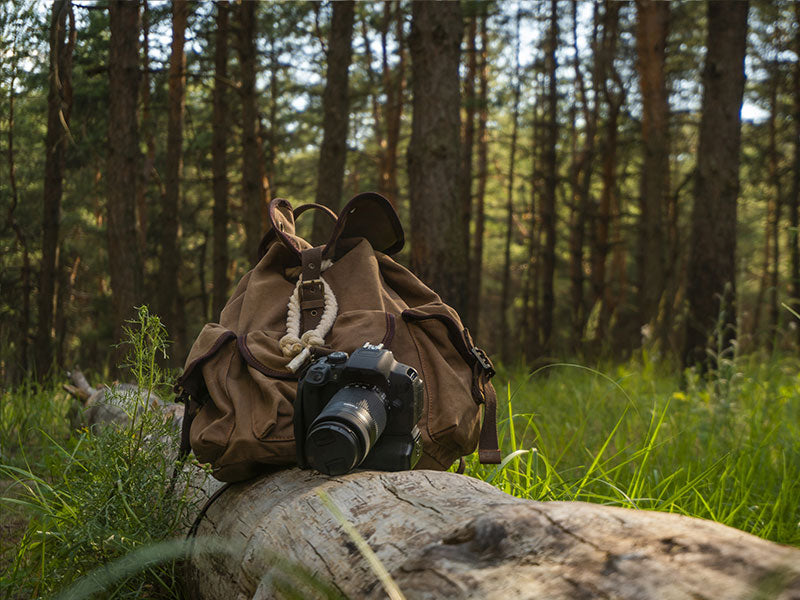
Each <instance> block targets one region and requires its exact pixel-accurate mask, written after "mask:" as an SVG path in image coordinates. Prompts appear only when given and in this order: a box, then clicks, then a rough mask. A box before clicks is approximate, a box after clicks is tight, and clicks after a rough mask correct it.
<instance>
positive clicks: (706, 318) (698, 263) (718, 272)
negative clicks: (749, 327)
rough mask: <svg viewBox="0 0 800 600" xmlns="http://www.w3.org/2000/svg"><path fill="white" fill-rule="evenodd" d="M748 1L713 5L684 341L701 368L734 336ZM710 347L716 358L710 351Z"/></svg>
mask: <svg viewBox="0 0 800 600" xmlns="http://www.w3.org/2000/svg"><path fill="white" fill-rule="evenodd" d="M748 8H749V5H748V2H746V1H743V2H733V3H728V2H721V1H711V2H709V4H708V38H707V39H708V41H707V44H706V47H707V48H708V54H707V55H706V64H705V68H704V70H703V104H702V117H701V121H700V142H699V147H698V153H697V154H698V158H697V178H696V181H695V199H694V207H693V209H692V233H691V240H690V248H689V264H688V284H687V288H686V295H687V299H688V301H689V314H688V317H687V330H686V344H685V348H684V365H691V364H700V365H701V366H702V367H703V368H714V367H715V366H716V361H717V359H718V358H720V356H719V354H720V353H725V354H727V353H730V352H731V351H732V349H733V346H732V345H731V342H732V341H733V340H734V339H735V337H736V261H735V255H736V204H737V197H738V195H739V146H740V140H741V115H740V113H741V107H742V94H743V91H744V56H745V48H746V45H747V11H748ZM713 338H716V341H714V342H713V343H712V344H711V345H710V342H711V341H712V339H713ZM709 347H710V348H712V349H713V350H714V352H715V353H716V358H709V355H708V354H707V352H706V349H707V348H709Z"/></svg>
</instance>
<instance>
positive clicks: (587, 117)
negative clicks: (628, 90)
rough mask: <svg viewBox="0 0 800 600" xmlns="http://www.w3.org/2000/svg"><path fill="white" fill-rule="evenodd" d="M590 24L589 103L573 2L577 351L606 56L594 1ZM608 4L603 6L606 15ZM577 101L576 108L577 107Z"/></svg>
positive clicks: (572, 343) (574, 312)
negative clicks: (577, 118) (578, 119)
mask: <svg viewBox="0 0 800 600" xmlns="http://www.w3.org/2000/svg"><path fill="white" fill-rule="evenodd" d="M593 9H594V15H593V18H592V20H593V28H592V39H591V45H592V48H593V49H594V57H593V63H594V64H593V65H592V90H593V97H594V100H593V104H592V106H590V105H589V100H588V95H587V93H586V83H585V81H584V76H583V70H582V69H581V61H580V53H579V49H578V5H577V3H573V4H572V39H573V43H572V49H573V52H574V64H573V68H574V71H575V85H576V87H577V96H578V99H579V101H580V109H581V112H582V116H583V144H582V146H581V149H580V151H578V150H577V138H578V131H577V127H576V123H575V119H573V120H572V123H573V132H574V137H573V140H574V147H573V151H572V167H571V169H570V175H571V177H570V184H571V188H572V207H571V208H572V211H571V212H572V219H571V226H570V237H569V247H570V252H569V253H570V268H569V271H570V288H571V294H570V296H571V307H570V308H571V313H572V314H571V319H570V321H571V323H570V329H571V331H570V346H571V347H572V350H573V351H576V350H577V349H578V347H579V345H580V342H581V339H582V337H583V329H584V327H585V324H586V319H587V311H586V307H585V305H584V304H585V302H584V290H583V288H584V279H585V277H584V266H583V263H584V253H583V247H584V240H585V238H586V225H587V220H589V217H590V216H591V215H590V211H591V206H590V204H591V202H590V197H589V196H590V192H591V183H592V168H593V161H594V154H595V137H596V133H597V118H598V114H599V110H600V102H599V96H600V92H601V87H602V82H601V77H604V76H605V68H606V63H607V60H608V57H607V56H606V48H605V44H603V45H600V44H598V43H597V27H598V15H597V10H598V5H597V4H594V7H593ZM608 13H609V7H608V6H607V7H606V15H608ZM607 21H608V19H607V18H606V22H605V23H604V25H605V27H604V28H603V40H605V38H606V36H607V35H608V32H607V25H608V23H607ZM577 108H578V106H577V103H576V105H575V109H577Z"/></svg>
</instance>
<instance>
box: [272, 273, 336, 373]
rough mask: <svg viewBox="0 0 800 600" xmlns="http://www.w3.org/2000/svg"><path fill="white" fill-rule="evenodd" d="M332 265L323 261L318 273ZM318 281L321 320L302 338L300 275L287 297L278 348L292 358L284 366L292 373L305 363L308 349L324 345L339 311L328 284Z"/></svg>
mask: <svg viewBox="0 0 800 600" xmlns="http://www.w3.org/2000/svg"><path fill="white" fill-rule="evenodd" d="M332 264H333V261H331V260H327V259H326V260H323V261H322V265H321V267H322V268H321V269H320V271H325V270H326V269H327V268H328V267H330V266H331V265H332ZM320 280H321V281H322V286H323V289H324V291H325V308H324V309H323V311H322V318H321V319H320V322H319V325H317V326H316V327H315V328H314V329H311V330H309V331H306V332H305V333H303V335H302V336H301V335H300V286H301V285H302V284H303V276H302V275H300V277H298V278H297V284H296V285H295V286H294V291H293V292H292V295H291V296H290V297H289V304H288V313H287V315H286V335H284V336H283V337H282V338H281V341H280V348H281V352H283V355H284V356H286V357H291V358H292V360H291V361H290V362H289V364H288V365H286V366H287V367H288V368H289V369H290V370H291V371H292V372H297V370H298V369H299V368H300V367H301V366H302V365H303V363H305V362H306V360H307V359H308V357H309V355H310V350H309V348H311V347H312V346H323V345H324V344H325V336H326V335H328V333H329V332H330V330H331V328H332V327H333V322H334V321H335V320H336V313H337V311H338V310H339V305H338V303H337V302H336V296H335V295H334V293H333V290H332V289H331V286H329V285H328V282H327V281H325V280H324V279H322V276H320Z"/></svg>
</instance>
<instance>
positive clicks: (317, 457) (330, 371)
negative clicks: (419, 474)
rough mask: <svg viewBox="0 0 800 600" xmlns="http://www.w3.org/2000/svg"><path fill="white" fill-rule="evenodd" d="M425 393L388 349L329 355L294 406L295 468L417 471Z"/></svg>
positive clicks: (303, 382)
mask: <svg viewBox="0 0 800 600" xmlns="http://www.w3.org/2000/svg"><path fill="white" fill-rule="evenodd" d="M422 398H423V386H422V379H421V378H420V377H419V375H418V374H417V372H416V371H415V370H414V369H412V368H411V367H409V366H408V365H404V364H402V363H399V362H397V361H396V360H395V359H394V355H393V354H392V353H391V352H390V351H389V350H384V349H383V345H382V344H381V345H378V346H374V345H372V344H364V346H363V347H361V348H358V349H357V350H356V351H355V352H353V353H352V355H350V356H349V357H348V356H347V354H346V353H344V352H332V353H331V354H329V355H328V356H326V357H324V358H321V359H319V360H318V361H316V362H315V363H314V364H312V365H311V366H310V367H309V368H308V370H307V371H306V373H305V375H303V377H302V378H301V379H300V383H299V385H298V388H297V400H296V401H295V405H294V435H295V441H296V443H297V462H298V463H299V464H300V466H301V467H302V468H304V469H306V468H313V469H316V470H318V471H321V472H323V473H325V474H327V475H342V474H343V473H347V472H349V471H352V470H353V469H355V468H356V467H361V468H363V469H375V470H378V471H404V470H407V469H411V468H413V467H414V465H415V464H417V461H418V460H419V458H420V456H421V455H422V440H421V438H420V433H419V429H418V428H417V422H418V421H419V420H420V418H421V417H422Z"/></svg>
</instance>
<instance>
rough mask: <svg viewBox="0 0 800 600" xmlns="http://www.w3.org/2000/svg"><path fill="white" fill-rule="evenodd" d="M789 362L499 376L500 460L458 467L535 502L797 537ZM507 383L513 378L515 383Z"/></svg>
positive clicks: (797, 468) (797, 453) (796, 431)
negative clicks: (727, 380)
mask: <svg viewBox="0 0 800 600" xmlns="http://www.w3.org/2000/svg"><path fill="white" fill-rule="evenodd" d="M799 366H800V365H798V361H797V360H796V359H790V358H780V357H779V358H776V359H774V360H772V361H769V362H767V363H763V362H760V361H758V360H757V358H756V357H751V358H739V359H736V360H732V364H731V365H730V366H729V368H730V370H731V372H733V373H735V374H736V379H735V385H726V386H725V387H724V394H720V384H719V382H718V381H715V380H713V379H704V378H700V377H697V376H696V377H695V378H694V379H693V380H692V383H691V385H689V386H688V388H687V390H686V391H685V392H682V391H679V389H680V381H679V377H678V376H677V375H672V374H668V373H663V372H659V370H658V368H657V367H656V366H655V365H652V364H646V363H644V364H642V363H636V362H631V363H628V364H625V365H616V366H615V367H609V370H611V371H612V372H613V371H615V375H614V376H613V377H612V376H611V375H607V374H604V373H603V372H601V371H599V370H593V369H587V368H586V367H581V366H578V365H566V364H562V365H552V366H550V367H549V368H547V370H544V371H539V372H537V373H535V374H525V373H523V372H519V371H517V372H512V373H502V372H501V375H502V376H504V378H505V383H498V384H497V385H498V389H499V390H505V391H506V394H505V396H506V399H505V402H504V404H505V406H503V407H502V413H503V414H502V415H501V439H502V446H503V448H504V451H505V453H506V459H505V460H504V461H503V464H501V465H500V466H499V467H494V468H489V467H485V466H482V465H479V464H478V463H477V460H476V458H475V457H470V459H469V460H468V470H467V473H468V474H470V475H472V476H475V477H478V478H480V479H484V480H486V481H490V482H491V483H493V484H494V485H496V486H497V487H499V488H500V489H503V490H504V491H506V492H508V493H511V494H513V495H515V496H519V497H522V498H529V499H533V500H583V501H589V502H597V503H601V504H612V505H617V506H625V507H630V508H640V509H648V510H660V511H666V512H678V513H681V514H686V515H691V516H696V517H702V518H708V519H712V520H715V521H718V522H721V523H725V524H727V525H731V526H734V527H737V528H739V529H742V530H744V531H747V532H750V533H754V534H756V535H758V536H761V537H764V538H767V539H771V540H775V541H779V542H782V543H788V544H794V545H800V505H798V502H797V498H798V497H800V448H798V446H797V443H796V440H797V439H798V436H800V386H799V385H798V384H800V378H799V377H798V371H800V368H798V367H799ZM512 382H513V384H512Z"/></svg>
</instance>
